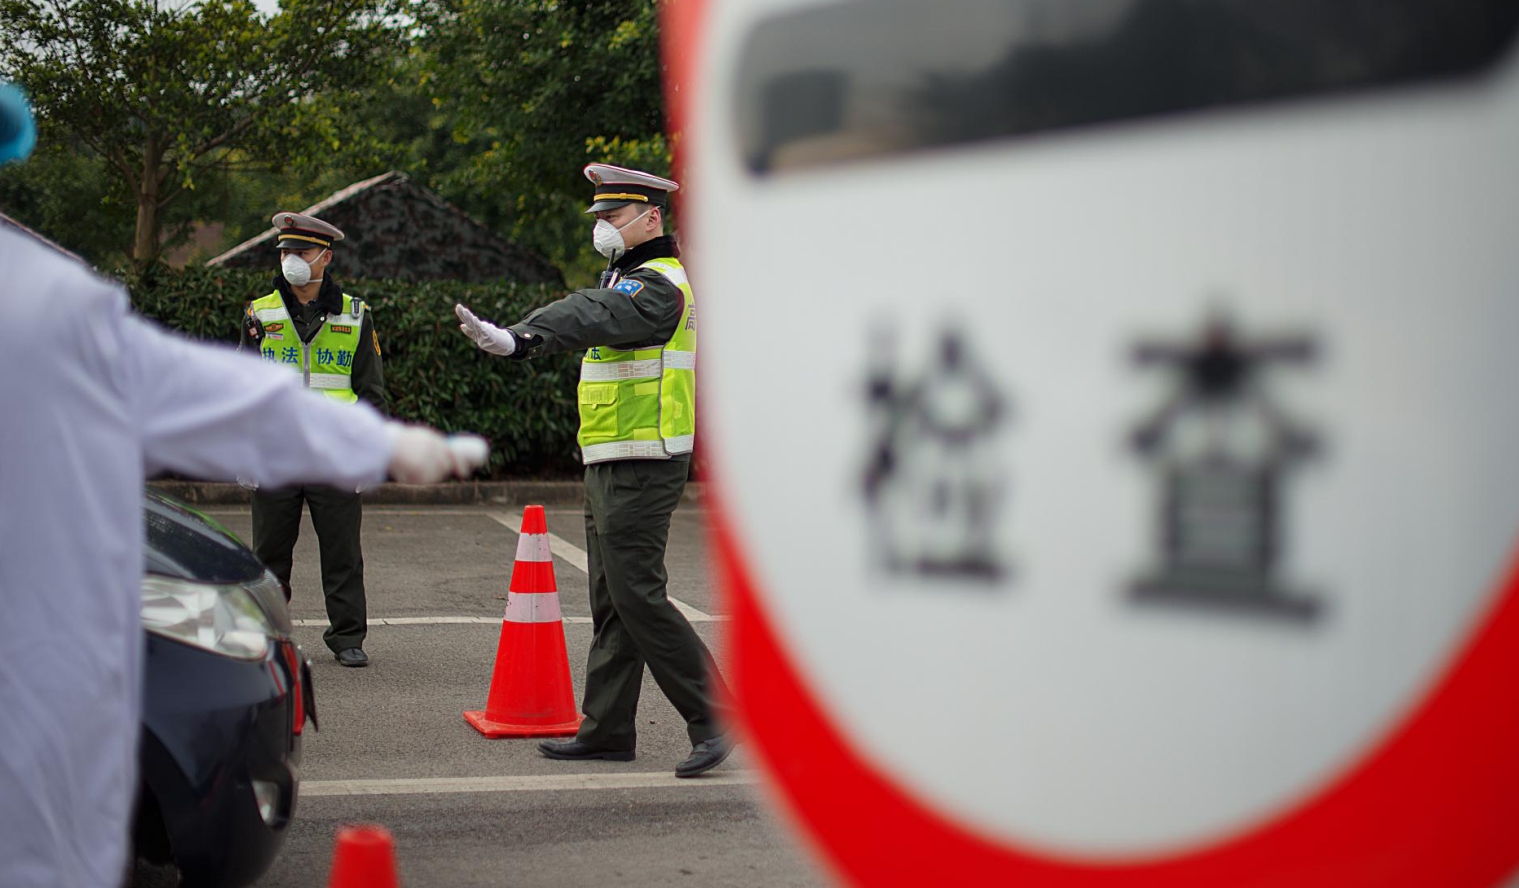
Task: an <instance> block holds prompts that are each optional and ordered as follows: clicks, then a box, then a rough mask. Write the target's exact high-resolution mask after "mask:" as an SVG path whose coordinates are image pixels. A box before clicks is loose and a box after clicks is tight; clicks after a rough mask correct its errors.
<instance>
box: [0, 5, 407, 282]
mask: <svg viewBox="0 0 1519 888" xmlns="http://www.w3.org/2000/svg"><path fill="white" fill-rule="evenodd" d="M399 2H400V0H284V2H283V5H282V7H281V9H280V12H279V13H278V14H276V15H274V16H271V17H265V16H262V15H261V14H260V13H259V12H258V10H257V9H256V7H254V5H253V3H252V2H251V0H204V2H200V3H193V4H192V3H177V4H170V3H160V2H157V0H50V2H46V3H43V2H39V0H0V76H4V77H6V78H8V79H11V80H14V81H16V82H18V83H20V84H21V85H22V86H24V87H25V88H26V89H27V90H28V91H29V93H30V94H31V98H32V101H33V102H34V104H35V105H36V108H37V111H38V115H39V117H41V118H42V120H43V123H44V125H45V126H46V127H47V128H48V129H49V130H50V131H54V132H61V133H67V134H68V135H69V137H70V138H72V139H74V140H77V141H78V142H80V143H82V144H84V145H85V146H88V148H89V149H90V150H91V152H93V154H94V155H95V156H96V157H98V158H99V159H100V160H101V161H102V162H103V163H104V164H105V165H106V167H107V168H108V169H109V170H110V171H111V174H112V176H113V177H115V178H116V180H117V182H118V183H119V184H120V186H121V189H122V190H123V191H124V192H125V193H126V194H128V195H129V196H130V197H131V200H132V202H133V203H134V205H135V208H136V218H135V224H134V226H133V231H134V233H133V240H132V250H131V255H132V258H133V259H134V260H135V261H137V262H138V263H141V264H146V263H150V262H152V261H153V260H155V259H156V258H157V257H158V255H159V253H160V251H161V250H162V248H163V246H164V238H163V237H162V236H161V235H162V229H163V223H164V214H165V211H166V209H167V208H168V207H169V206H170V205H171V204H173V203H175V202H176V201H179V200H182V199H183V198H184V197H185V195H187V194H191V193H193V192H194V190H195V189H196V187H197V185H198V184H204V183H206V182H207V181H214V180H215V178H216V176H217V174H218V173H221V172H226V171H228V170H236V169H239V168H247V167H259V166H268V165H279V164H282V163H285V162H288V161H290V160H292V159H293V158H299V157H300V156H302V155H305V154H309V153H313V152H324V151H337V150H340V149H341V148H342V145H343V140H344V138H345V137H346V135H347V133H346V131H345V128H344V127H343V126H342V123H341V114H340V112H339V109H341V108H342V106H343V101H342V100H343V97H344V96H345V95H346V94H351V93H353V92H356V91H360V90H362V89H364V88H365V87H366V86H367V85H368V84H370V83H371V82H372V81H373V80H374V79H375V78H377V77H381V76H383V75H384V74H385V73H386V72H387V71H388V69H389V65H390V63H391V61H392V60H393V58H394V56H395V55H396V54H397V53H398V52H399V48H400V46H401V45H402V43H403V40H404V33H405V32H404V22H403V21H402V20H400V19H398V18H397V15H396V13H397V11H398V3H399Z"/></svg>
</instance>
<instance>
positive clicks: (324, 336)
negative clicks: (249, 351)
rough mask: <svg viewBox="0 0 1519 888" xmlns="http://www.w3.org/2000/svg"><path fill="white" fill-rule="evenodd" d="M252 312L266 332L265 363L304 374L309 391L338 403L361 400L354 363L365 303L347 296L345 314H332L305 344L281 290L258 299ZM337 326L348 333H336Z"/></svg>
mask: <svg viewBox="0 0 1519 888" xmlns="http://www.w3.org/2000/svg"><path fill="white" fill-rule="evenodd" d="M252 309H253V316H254V317H256V318H258V319H259V322H260V323H261V324H263V325H264V329H265V331H266V332H265V334H264V341H263V342H262V343H260V345H259V352H260V354H262V355H263V357H264V359H265V360H267V361H271V362H273V363H276V364H283V365H285V366H287V367H289V368H290V369H292V370H294V371H295V372H297V373H299V374H301V378H302V380H304V382H305V383H306V387H307V388H310V389H316V390H318V391H320V392H322V394H324V395H326V396H327V397H329V398H332V399H333V400H334V401H343V402H345V403H349V404H351V403H353V402H354V401H357V400H358V399H359V396H358V395H357V394H356V393H355V392H354V390H353V363H354V361H355V360H356V359H357V358H358V354H359V348H360V347H361V344H360V341H359V333H360V331H361V330H362V329H363V327H364V311H365V306H364V302H363V300H360V299H355V298H353V297H352V296H348V295H344V296H343V311H342V313H341V314H336V315H328V317H327V319H326V320H324V321H323V322H322V326H321V328H320V329H318V330H317V332H316V335H315V336H313V337H311V341H310V342H302V341H301V338H300V336H299V335H297V334H296V332H295V325H294V324H293V323H291V320H290V312H289V311H287V310H286V309H285V300H284V299H282V298H280V294H279V291H277V290H276V291H275V292H273V293H270V294H269V295H268V296H265V297H263V298H261V299H255V300H254V301H253V306H252ZM271 324H274V325H277V326H276V329H273V330H271V329H270V325H271ZM337 327H343V328H346V332H338V331H336V330H335V329H334V328H337Z"/></svg>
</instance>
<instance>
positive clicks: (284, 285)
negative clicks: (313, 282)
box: [274, 273, 343, 317]
mask: <svg viewBox="0 0 1519 888" xmlns="http://www.w3.org/2000/svg"><path fill="white" fill-rule="evenodd" d="M274 289H276V290H278V291H279V294H280V298H281V299H283V300H285V310H286V311H288V312H290V316H291V317H294V316H295V315H296V313H297V312H298V311H300V306H301V301H300V300H299V299H297V298H295V291H294V290H293V289H291V288H290V282H289V281H287V280H285V276H284V275H282V274H277V275H275V276H274ZM316 304H317V305H319V306H321V308H322V309H324V310H325V311H326V312H327V313H328V314H342V313H343V287H342V285H341V284H339V283H338V280H337V278H335V277H333V276H332V274H331V273H328V274H327V275H326V276H325V277H323V278H322V289H320V290H318V291H317V293H316Z"/></svg>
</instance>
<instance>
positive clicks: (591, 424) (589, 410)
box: [580, 382, 618, 440]
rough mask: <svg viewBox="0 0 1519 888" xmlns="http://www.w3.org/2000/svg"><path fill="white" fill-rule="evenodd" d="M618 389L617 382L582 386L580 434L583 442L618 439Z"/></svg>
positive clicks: (582, 384) (589, 383) (586, 383)
mask: <svg viewBox="0 0 1519 888" xmlns="http://www.w3.org/2000/svg"><path fill="white" fill-rule="evenodd" d="M617 388H618V385H617V383H615V382H582V383H581V384H580V434H581V438H582V440H595V439H603V438H617V437H618V428H617V426H618V423H617Z"/></svg>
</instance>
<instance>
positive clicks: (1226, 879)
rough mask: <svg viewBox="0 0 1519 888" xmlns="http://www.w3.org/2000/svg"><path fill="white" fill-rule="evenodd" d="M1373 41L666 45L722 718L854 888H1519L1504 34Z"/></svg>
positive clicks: (1386, 35)
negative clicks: (694, 341) (683, 123)
mask: <svg viewBox="0 0 1519 888" xmlns="http://www.w3.org/2000/svg"><path fill="white" fill-rule="evenodd" d="M1352 6H1353V5H1352V4H1322V3H1317V2H1308V0H1300V2H1288V3H1272V2H1266V0H1259V2H1249V0H1247V2H1241V3H1232V4H1207V3H1196V4H1181V3H1161V2H1144V0H1133V2H1130V0H1102V2H1098V0H1079V2H1070V0H1060V2H1055V0H1025V2H998V0H953V2H931V0H892V2H884V3H883V2H863V0H857V2H844V3H828V4H820V3H804V2H795V0H768V2H767V0H753V2H731V3H720V4H713V5H711V6H710V7H707V8H706V9H705V15H706V19H705V21H703V20H702V19H701V15H700V14H701V13H702V12H703V10H702V9H701V8H700V7H701V4H694V5H693V4H684V5H676V6H674V7H672V12H673V14H674V15H675V16H677V17H680V16H690V18H689V19H681V18H677V22H678V24H677V27H678V28H682V29H684V30H682V31H681V33H684V34H688V35H689V34H699V35H700V36H699V39H698V40H697V45H698V46H699V49H700V51H699V52H696V53H694V55H695V58H694V60H693V59H691V56H690V55H688V56H687V59H688V60H689V61H690V64H692V65H694V68H693V69H691V70H688V71H686V72H684V74H682V75H681V76H684V77H686V78H687V79H686V81H685V82H687V83H695V84H699V87H698V89H697V92H696V93H695V94H694V96H693V94H692V93H691V92H690V91H689V90H687V91H686V92H685V96H686V100H689V101H691V102H692V103H693V105H692V109H694V110H692V114H691V118H690V120H689V124H688V126H687V128H686V129H687V137H688V138H689V142H688V143H686V147H685V150H687V151H689V152H690V153H689V155H688V159H689V162H688V165H687V167H686V169H685V171H684V175H685V177H686V179H685V184H686V185H687V186H688V187H687V189H685V191H684V192H683V193H686V194H687V195H688V198H687V203H686V204H685V205H684V207H683V211H684V213H685V216H684V222H685V224H686V226H687V228H686V232H685V235H686V239H687V242H688V244H690V246H691V247H692V260H691V264H692V267H693V280H694V282H695V284H696V289H697V292H698V294H699V295H698V298H699V299H701V300H702V323H703V329H702V346H701V347H702V376H701V389H702V401H701V411H702V417H703V420H702V421H703V423H704V425H703V429H702V434H703V437H704V446H705V447H706V448H707V452H708V453H709V454H710V455H711V457H712V467H713V475H714V485H713V486H714V487H715V488H716V491H717V495H716V503H717V507H716V510H715V511H716V519H715V524H716V528H717V545H716V547H715V548H716V553H717V556H718V561H719V563H720V566H721V570H722V573H723V577H724V585H725V588H726V589H727V591H728V593H729V595H730V602H731V604H732V606H733V608H734V611H735V622H734V628H733V632H734V635H733V642H734V647H733V652H734V653H733V663H732V671H733V675H732V680H733V684H734V687H735V690H736V692H737V694H738V696H739V699H740V702H741V704H742V713H743V720H744V723H745V725H746V727H747V730H748V732H749V735H750V737H751V738H752V740H753V742H754V745H755V746H756V747H757V750H758V757H759V758H760V760H761V761H762V762H763V764H764V766H765V768H766V769H767V772H768V773H769V775H770V776H771V778H772V781H773V783H774V785H775V787H776V788H777V790H778V794H779V796H780V797H781V798H782V799H784V800H785V802H786V804H787V805H788V806H789V807H790V809H791V810H792V812H793V813H794V815H795V818H796V821H797V822H798V824H799V825H800V826H801V827H802V828H803V829H804V830H805V831H806V832H808V833H809V834H810V835H811V836H812V837H813V839H814V840H815V842H816V844H817V847H818V848H819V849H820V850H821V852H822V853H823V855H824V856H825V857H826V859H827V860H828V861H829V862H830V864H831V865H832V866H833V867H834V868H835V870H836V872H837V873H839V874H840V875H841V876H843V877H845V878H846V879H848V880H850V881H853V882H858V883H862V884H924V885H927V884H955V883H957V882H959V881H961V880H965V881H970V880H975V881H976V882H979V883H987V882H991V883H993V884H1018V885H1030V886H1055V885H1060V886H1086V885H1093V886H1110V885H1111V886H1118V885H1156V886H1161V885H1164V886H1209V888H1212V886H1218V885H1240V884H1247V885H1281V884H1294V885H1298V886H1302V885H1325V886H1329V885H1333V886H1337V888H1344V886H1363V885H1364V886H1371V885H1386V884H1407V885H1442V886H1488V885H1494V884H1499V883H1501V882H1502V881H1503V880H1504V879H1505V878H1506V877H1508V876H1510V875H1511V874H1512V872H1513V871H1514V869H1515V867H1516V863H1519V842H1516V841H1515V840H1514V838H1513V836H1512V835H1511V830H1512V827H1511V826H1510V824H1512V823H1514V822H1516V815H1519V763H1516V762H1519V756H1516V755H1515V750H1516V749H1519V715H1515V713H1516V712H1519V683H1516V682H1515V681H1514V676H1515V675H1519V575H1516V564H1515V542H1516V538H1519V472H1516V471H1515V470H1514V468H1513V466H1512V462H1513V459H1514V456H1513V454H1515V453H1519V398H1515V397H1513V396H1512V394H1511V393H1510V392H1509V391H1508V390H1509V388H1511V386H1510V385H1509V383H1508V382H1507V381H1508V380H1510V379H1513V378H1516V377H1519V350H1516V349H1515V348H1513V346H1512V344H1511V343H1510V341H1509V340H1510V338H1511V331H1513V330H1516V329H1519V299H1516V298H1515V295H1516V290H1515V288H1516V286H1519V285H1516V282H1519V251H1516V250H1515V249H1514V248H1513V244H1514V242H1515V237H1516V235H1519V171H1516V168H1515V166H1514V162H1513V158H1514V157H1516V156H1519V62H1516V58H1515V54H1514V52H1513V51H1512V47H1511V45H1512V43H1513V36H1514V31H1515V25H1516V16H1519V10H1516V8H1515V7H1514V5H1513V4H1511V3H1500V2H1497V0H1460V2H1456V3H1446V4H1434V3H1429V2H1424V0H1420V2H1413V0H1397V2H1393V3H1391V4H1390V6H1391V7H1396V11H1397V13H1398V15H1396V16H1391V17H1389V15H1388V14H1387V13H1388V10H1389V8H1390V6H1389V4H1377V5H1375V7H1374V8H1373V7H1372V6H1365V7H1355V8H1352ZM692 71H694V72H695V73H694V75H693V74H692ZM804 75H805V76H804ZM814 87H816V89H814ZM791 107H795V108H797V109H801V110H800V111H799V112H798V113H799V114H801V116H800V117H797V116H793V115H791V114H790V112H789V111H788V110H787V109H788V108H791ZM803 112H804V113H803ZM883 330H884V331H887V332H888V333H889V334H890V335H889V341H890V345H889V346H885V345H883V344H882V341H883V340H882V338H881V336H880V335H878V334H879V331H883ZM947 339H955V340H957V341H958V342H959V344H960V345H959V347H961V348H963V349H964V350H965V352H966V353H967V354H969V355H972V356H974V360H975V368H976V370H975V372H974V374H971V375H977V374H984V377H983V380H984V384H982V383H976V384H968V383H967V384H959V383H964V382H965V380H968V379H969V378H970V376H968V375H966V374H965V373H960V375H959V377H958V378H957V379H958V382H957V379H956V378H951V377H955V376H956V373H959V371H947V370H946V367H947V366H948V365H947V363H946V359H944V358H942V357H940V355H942V350H943V347H944V346H943V344H944V342H945V341H946V340H947ZM1163 369H1169V371H1170V372H1161V370H1163ZM936 380H938V382H957V384H953V385H947V384H946V385H939V384H937V383H936ZM882 392H885V393H886V394H885V395H882V394H881V393H882ZM978 392H979V394H978ZM883 399H884V400H883ZM978 399H979V400H978ZM993 402H995V403H1000V404H1005V405H1008V406H1009V407H1011V408H1014V409H1015V412H1014V413H1011V414H1009V415H1008V416H1007V417H1004V418H1007V419H1009V420H1010V421H1008V422H1000V423H993V422H990V421H989V420H987V421H981V420H977V419H976V417H978V416H979V417H981V418H982V419H983V420H984V419H986V418H987V417H990V416H992V415H993V414H994V413H995V411H993V410H992V409H991V408H990V407H989V406H988V405H989V404H991V403H993ZM883 403H887V404H889V405H890V406H891V409H890V410H887V411H884V412H883V410H882V408H881V405H882V404H883ZM977 411H980V412H979V413H978V412H977ZM883 417H884V418H883ZM946 417H947V418H948V419H945V418H946ZM893 422H895V423H897V425H895V426H893V425H891V424H892V423H893ZM971 430H977V431H976V432H975V435H971V434H970V432H971ZM956 436H960V437H959V438H957V437H956ZM977 436H979V437H977ZM972 438H974V441H972V440H971V439H972ZM962 439H963V440H962ZM883 440H885V441H889V442H892V443H893V446H895V447H897V450H896V451H894V452H891V453H888V454H887V455H886V456H885V457H884V460H885V464H886V465H887V466H888V468H889V471H886V472H885V474H886V475H887V476H889V477H891V478H894V479H896V480H895V481H893V485H895V486H892V487H891V488H890V490H891V494H890V495H891V496H894V497H897V499H895V500H893V502H892V504H891V506H890V510H889V511H888V512H883V511H882V509H883V508H884V507H883V506H882V505H881V501H882V497H883V496H885V495H886V494H885V493H883V492H882V491H884V490H885V488H881V487H879V484H880V482H879V477H880V476H881V475H882V472H883V469H882V465H883V462H882V461H883V456H882V448H881V442H882V441H883ZM957 441H958V442H959V443H957ZM962 444H963V445H965V446H962ZM971 444H974V446H975V448H977V449H975V451H974V453H972V451H971V449H970V448H971ZM986 466H994V467H995V474H994V476H992V477H990V478H988V477H987V476H986V475H985V473H984V469H985V467H986ZM873 479H875V480H873ZM873 484H875V485H877V487H874V488H873V487H872V485H873ZM992 488H995V493H996V497H995V508H994V509H992V508H989V507H987V506H986V503H987V502H990V501H991V500H989V499H988V500H985V501H983V502H982V504H981V505H980V506H977V505H975V504H974V503H975V500H976V496H977V491H987V490H990V489H992ZM873 490H874V491H875V492H874V493H873V492H872V491H873ZM978 508H981V509H982V511H981V512H977V511H976V509H978ZM883 515H884V516H886V517H885V518H883ZM978 515H979V516H980V518H979V521H978V519H977V516H978ZM883 534H890V535H892V538H893V539H907V540H909V541H911V540H913V539H917V540H920V541H923V540H931V545H927V546H926V548H925V547H924V546H914V545H913V544H912V543H909V544H908V545H907V547H906V548H905V549H900V550H899V551H907V552H909V553H912V554H913V557H911V558H908V559H905V560H899V561H897V562H892V561H891V559H890V558H886V559H884V560H883V557H882V556H881V552H882V538H883ZM913 534H921V535H922V536H919V537H916V538H915V537H914V536H913ZM978 534H979V535H980V536H978ZM957 544H958V548H956V546H957ZM924 551H927V552H930V553H950V555H949V556H947V557H946V558H933V559H929V560H927V561H925V560H923V558H920V557H918V556H919V555H920V554H921V553H922V552H924ZM967 553H969V554H967ZM883 564H884V565H886V566H885V567H883ZM893 564H895V565H896V567H898V568H900V567H901V566H902V565H904V564H905V565H908V566H909V567H910V566H911V565H913V564H917V565H919V566H920V567H922V566H924V565H927V566H928V567H930V568H931V567H932V566H933V565H934V564H940V565H943V564H949V565H961V566H964V565H967V564H970V565H991V566H999V565H1010V566H1011V567H1012V569H1009V570H1003V569H976V570H968V569H967V570H953V569H951V570H935V569H893V568H892V565H893Z"/></svg>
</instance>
